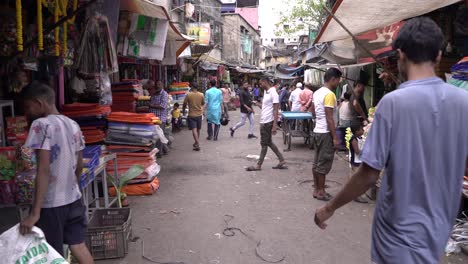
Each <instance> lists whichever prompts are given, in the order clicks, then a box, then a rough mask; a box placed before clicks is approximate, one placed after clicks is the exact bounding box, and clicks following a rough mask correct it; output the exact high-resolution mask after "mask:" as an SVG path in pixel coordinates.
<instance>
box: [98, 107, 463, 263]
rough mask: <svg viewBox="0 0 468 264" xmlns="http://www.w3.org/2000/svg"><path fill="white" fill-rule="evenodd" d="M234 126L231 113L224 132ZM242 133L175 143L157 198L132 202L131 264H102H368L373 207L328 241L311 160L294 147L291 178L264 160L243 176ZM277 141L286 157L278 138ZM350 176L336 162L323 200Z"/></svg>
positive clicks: (353, 215) (251, 151)
mask: <svg viewBox="0 0 468 264" xmlns="http://www.w3.org/2000/svg"><path fill="white" fill-rule="evenodd" d="M238 117H239V115H238V114H237V113H234V112H231V119H232V120H233V121H231V123H230V125H233V123H234V122H236V121H237V120H238ZM256 119H257V121H256V122H257V123H256V131H258V119H259V117H258V116H257V117H256ZM205 126H206V125H205ZM247 131H248V130H247V126H245V127H243V128H241V129H240V130H239V131H238V132H236V135H235V137H234V138H231V137H230V136H229V130H228V127H223V128H222V130H221V133H220V139H219V141H218V142H212V141H210V142H207V141H206V140H205V138H206V127H204V129H203V134H202V138H203V139H202V144H201V147H202V151H201V152H193V151H192V149H191V146H192V143H193V142H192V138H191V134H190V132H189V131H182V132H181V133H178V134H177V135H175V141H174V143H173V146H172V151H171V153H170V154H169V155H168V156H165V157H163V158H162V159H161V160H160V161H159V162H160V164H161V166H162V171H161V174H160V176H159V179H160V182H161V187H160V189H159V190H158V191H157V192H156V194H154V195H153V196H148V197H132V198H131V201H130V202H131V208H132V214H133V215H132V217H133V223H132V227H133V236H134V239H133V240H134V241H135V242H131V243H130V246H129V253H128V255H127V257H125V258H124V259H114V260H107V261H100V262H98V263H100V264H106V263H116V264H127V263H128V264H144V263H164V264H176V263H179V264H181V263H185V264H240V263H242V264H243V263H247V264H257V263H259V264H261V263H268V262H266V261H264V260H262V259H261V258H264V259H265V260H268V261H271V262H275V261H279V260H281V259H283V260H282V261H281V262H280V263H285V264H286V263H293V264H322V263H324V264H325V263H326V264H334V263H348V264H363V263H370V242H371V225H372V214H373V211H374V204H372V203H371V204H358V203H355V202H353V203H351V204H349V205H347V206H345V207H344V208H342V209H340V210H339V211H337V212H336V215H335V216H334V218H333V219H332V220H331V221H330V222H329V227H328V229H327V230H326V231H322V230H320V229H318V228H317V227H316V226H315V224H314V221H313V215H314V211H315V209H316V208H317V207H319V206H321V205H323V202H320V201H317V200H315V199H313V197H312V183H311V182H307V181H308V180H311V179H312V175H311V166H312V158H313V153H312V151H311V150H309V149H308V148H307V147H305V146H304V145H303V139H301V138H295V139H294V140H293V146H292V151H291V152H285V153H284V155H285V157H286V159H287V161H288V165H289V170H282V171H276V170H272V169H271V167H272V166H274V165H275V164H276V158H275V156H274V154H273V153H272V152H271V150H270V151H269V152H268V156H267V157H268V159H267V160H266V162H265V164H264V170H263V171H261V172H246V171H245V170H244V168H245V167H246V166H248V165H252V164H253V161H250V160H248V159H247V158H246V157H247V156H248V155H258V154H259V152H260V145H259V140H258V139H247ZM275 141H276V143H277V145H278V146H279V147H280V149H283V148H284V145H283V144H282V140H281V136H280V135H278V136H276V138H275ZM348 173H349V169H348V167H347V164H346V162H345V161H343V160H341V159H340V158H339V157H337V158H336V159H335V163H334V166H333V170H332V172H331V174H330V175H329V177H328V180H327V185H328V186H329V189H328V191H329V192H330V193H332V194H335V193H337V192H338V190H339V189H340V188H341V187H342V185H343V184H344V183H345V182H346V180H347V177H348ZM304 181H306V182H304ZM226 227H233V228H239V229H241V230H242V232H240V231H239V230H232V231H233V232H235V235H234V236H226V235H232V233H230V232H229V231H230V230H227V232H225V234H226V235H224V234H223V230H224V229H225V228H226ZM143 246H144V252H143ZM145 258H146V259H145ZM148 259H151V260H153V262H151V261H149V260H148ZM442 263H444V264H448V263H452V264H458V263H468V258H467V257H464V256H463V255H457V256H453V257H451V258H446V259H444V260H443V262H442Z"/></svg>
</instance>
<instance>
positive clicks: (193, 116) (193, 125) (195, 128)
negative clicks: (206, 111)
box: [182, 82, 205, 151]
mask: <svg viewBox="0 0 468 264" xmlns="http://www.w3.org/2000/svg"><path fill="white" fill-rule="evenodd" d="M190 88H191V89H190V92H189V93H188V94H187V96H185V100H184V104H183V106H182V113H185V109H187V106H188V108H189V113H188V118H187V125H188V128H189V129H190V130H192V135H193V140H194V141H195V143H194V144H193V150H195V151H200V132H201V128H202V121H203V107H204V106H205V96H204V95H203V94H202V93H200V92H199V91H198V84H197V83H196V82H192V83H191V84H190Z"/></svg>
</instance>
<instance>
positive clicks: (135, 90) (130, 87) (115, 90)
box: [112, 80, 143, 113]
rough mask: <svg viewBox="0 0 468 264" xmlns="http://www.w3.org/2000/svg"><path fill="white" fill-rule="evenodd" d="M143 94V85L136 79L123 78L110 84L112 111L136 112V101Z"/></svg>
mask: <svg viewBox="0 0 468 264" xmlns="http://www.w3.org/2000/svg"><path fill="white" fill-rule="evenodd" d="M142 95H143V87H142V85H141V83H140V81H138V80H123V81H122V82H120V83H113V84H112V102H113V103H112V112H118V111H123V112H133V113H134V112H136V102H137V99H138V97H139V96H142Z"/></svg>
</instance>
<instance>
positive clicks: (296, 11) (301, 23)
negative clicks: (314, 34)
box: [275, 0, 328, 36]
mask: <svg viewBox="0 0 468 264" xmlns="http://www.w3.org/2000/svg"><path fill="white" fill-rule="evenodd" d="M289 2H291V1H289ZM327 2H328V1H326V0H295V1H294V5H293V6H291V7H290V8H289V9H287V10H286V11H285V12H283V13H282V15H281V19H280V22H278V23H277V24H276V25H275V26H276V31H275V33H276V35H277V36H284V35H291V34H294V33H296V32H298V31H301V30H309V29H311V30H318V29H319V28H320V27H321V26H322V25H323V23H324V22H325V19H326V18H327V11H326V10H325V7H326V4H327ZM285 25H287V26H285Z"/></svg>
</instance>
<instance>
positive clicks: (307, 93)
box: [299, 88, 314, 112]
mask: <svg viewBox="0 0 468 264" xmlns="http://www.w3.org/2000/svg"><path fill="white" fill-rule="evenodd" d="M313 95H314V92H312V91H311V90H309V89H307V88H306V89H304V90H303V91H302V92H301V94H300V95H299V100H300V101H301V105H302V106H301V111H302V112H311V110H312V98H313Z"/></svg>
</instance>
